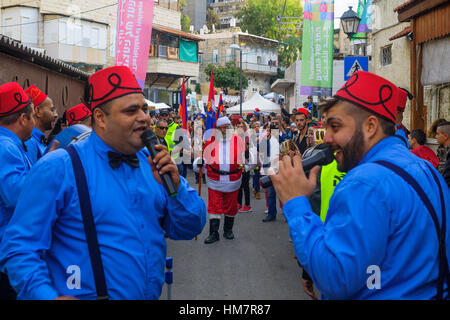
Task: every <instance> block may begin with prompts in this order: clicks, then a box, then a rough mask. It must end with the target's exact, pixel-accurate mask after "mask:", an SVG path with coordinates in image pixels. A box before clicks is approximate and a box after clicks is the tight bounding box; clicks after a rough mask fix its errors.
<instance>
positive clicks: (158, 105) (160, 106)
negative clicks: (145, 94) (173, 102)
mask: <svg viewBox="0 0 450 320" xmlns="http://www.w3.org/2000/svg"><path fill="white" fill-rule="evenodd" d="M155 109H170V107H169V106H168V105H167V104H165V103H164V102H158V103H155Z"/></svg>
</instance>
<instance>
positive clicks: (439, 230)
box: [374, 160, 450, 300]
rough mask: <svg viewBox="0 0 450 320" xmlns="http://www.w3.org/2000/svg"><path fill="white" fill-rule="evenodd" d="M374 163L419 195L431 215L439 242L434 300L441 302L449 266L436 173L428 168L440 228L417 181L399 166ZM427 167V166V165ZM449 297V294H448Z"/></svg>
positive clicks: (449, 281)
mask: <svg viewBox="0 0 450 320" xmlns="http://www.w3.org/2000/svg"><path fill="white" fill-rule="evenodd" d="M374 163H377V164H379V165H382V166H383V167H385V168H387V169H390V170H391V171H393V172H395V173H396V174H398V175H399V176H400V177H402V178H403V179H404V180H405V181H406V182H407V183H408V184H409V185H410V186H411V187H412V188H413V189H414V190H415V191H416V192H417V194H418V195H419V197H420V199H421V200H422V201H423V203H424V204H425V206H426V207H427V209H428V212H429V213H430V215H431V218H432V219H433V223H434V227H435V229H436V234H437V237H438V241H439V276H438V285H437V295H436V297H435V298H436V299H438V300H442V299H444V283H445V281H447V291H449V292H450V274H449V265H448V259H447V254H446V247H445V236H446V235H445V233H446V228H447V225H446V210H445V201H444V193H443V191H442V186H441V184H440V183H439V179H438V177H437V176H436V173H435V172H434V171H433V169H431V168H429V169H430V171H431V173H432V175H433V178H434V180H435V182H436V184H437V186H438V188H439V196H440V200H441V215H442V218H441V221H442V227H441V226H439V220H438V217H437V214H436V211H435V209H434V207H433V205H432V204H431V201H430V199H429V198H428V197H427V195H426V193H425V192H424V191H423V189H422V187H421V186H420V185H419V184H418V183H417V181H416V180H415V179H414V178H413V177H412V176H411V175H410V174H409V173H408V172H406V171H405V170H403V169H402V168H400V167H399V166H397V165H395V164H393V163H390V162H387V161H383V160H379V161H375V162H374ZM427 165H428V164H427ZM449 295H450V294H449ZM449 295H448V296H447V299H449V298H450V297H449Z"/></svg>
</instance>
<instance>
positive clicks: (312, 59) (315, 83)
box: [300, 0, 334, 97]
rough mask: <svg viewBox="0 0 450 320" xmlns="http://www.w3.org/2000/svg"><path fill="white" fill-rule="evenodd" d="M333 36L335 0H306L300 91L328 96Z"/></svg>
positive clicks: (330, 86) (330, 85) (331, 83)
mask: <svg viewBox="0 0 450 320" xmlns="http://www.w3.org/2000/svg"><path fill="white" fill-rule="evenodd" d="M333 37H334V0H306V1H305V8H304V16H303V41H302V75H301V87H300V94H302V95H308V96H320V97H325V96H331V94H332V93H331V92H332V88H333V51H334V43H333V42H334V41H333V40H334V39H333Z"/></svg>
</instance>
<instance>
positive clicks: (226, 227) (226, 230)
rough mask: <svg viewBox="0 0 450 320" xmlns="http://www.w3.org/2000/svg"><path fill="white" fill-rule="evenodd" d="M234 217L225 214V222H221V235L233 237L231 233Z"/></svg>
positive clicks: (230, 238) (227, 237)
mask: <svg viewBox="0 0 450 320" xmlns="http://www.w3.org/2000/svg"><path fill="white" fill-rule="evenodd" d="M233 224H234V217H227V216H225V222H224V223H223V237H224V238H226V239H229V240H232V239H234V234H233Z"/></svg>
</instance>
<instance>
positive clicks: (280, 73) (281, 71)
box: [269, 68, 284, 85]
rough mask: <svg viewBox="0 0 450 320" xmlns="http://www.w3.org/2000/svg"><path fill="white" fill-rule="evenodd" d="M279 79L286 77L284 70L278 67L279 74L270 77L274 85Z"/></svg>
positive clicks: (270, 81)
mask: <svg viewBox="0 0 450 320" xmlns="http://www.w3.org/2000/svg"><path fill="white" fill-rule="evenodd" d="M277 79H284V70H281V69H280V68H277V75H276V76H273V77H272V78H270V80H269V83H270V84H271V85H272V84H273V83H274V82H275V81H277Z"/></svg>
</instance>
